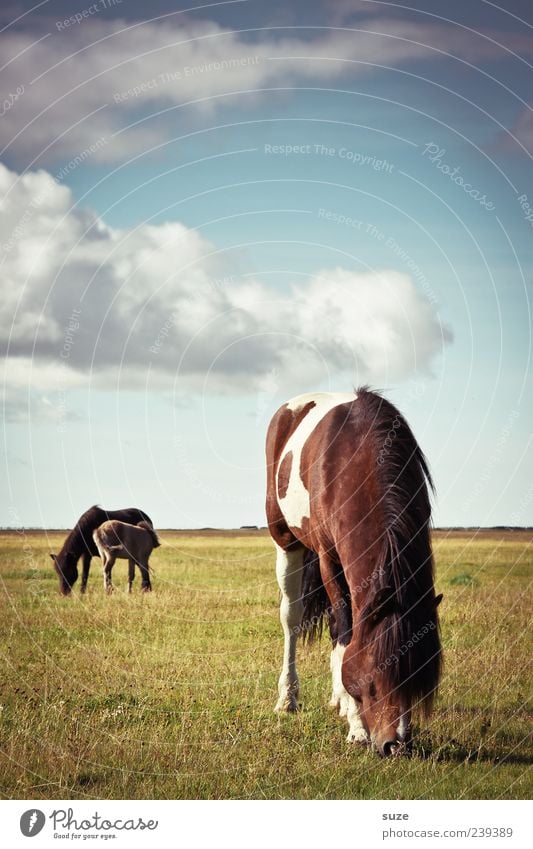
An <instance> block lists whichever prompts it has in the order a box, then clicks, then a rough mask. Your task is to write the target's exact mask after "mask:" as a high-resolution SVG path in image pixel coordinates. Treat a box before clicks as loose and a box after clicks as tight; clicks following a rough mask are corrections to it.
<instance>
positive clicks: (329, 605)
mask: <svg viewBox="0 0 533 849" xmlns="http://www.w3.org/2000/svg"><path fill="white" fill-rule="evenodd" d="M266 453H267V498H266V512H267V519H268V527H269V530H270V534H271V536H272V539H273V541H274V544H275V546H276V550H277V557H276V574H277V579H278V583H279V587H280V589H281V607H280V619H281V624H282V628H283V632H284V638H285V647H284V656H283V668H282V671H281V675H280V678H279V684H278V691H279V699H278V702H277V705H276V710H278V711H294V710H297V708H298V694H299V682H298V675H297V671H296V642H297V638H298V635H299V634H302V635H303V637H304V638H305V637H307V638H313V636H315V635H317V634H318V633H320V632H321V630H322V624H323V622H324V621H327V623H328V624H329V629H330V634H331V639H332V652H331V673H332V683H333V693H332V698H331V702H330V704H331V706H333V707H335V708H338V710H339V713H340V715H341V716H345V717H346V719H347V720H348V724H349V734H348V740H349V741H351V742H361V743H371V744H372V745H373V747H374V748H375V749H376V750H377V751H378V752H379V754H381V755H383V756H387V755H392V754H400V753H403V752H408V751H409V749H410V742H411V719H412V714H413V711H415V710H416V709H419V710H421V711H422V712H423V713H426V714H428V713H429V711H430V709H431V706H432V701H433V698H434V696H435V693H436V690H437V686H438V683H439V679H440V674H441V643H440V636H439V622H438V615H437V606H438V604H439V602H440V600H441V598H442V596H436V595H435V590H434V585H433V557H432V551H431V541H430V517H431V506H430V499H429V492H428V488H429V487H430V488H433V484H432V482H431V477H430V474H429V471H428V466H427V462H426V459H425V457H424V455H423V453H422V451H421V450H420V448H419V446H418V444H417V442H416V440H415V438H414V436H413V434H412V432H411V429H410V428H409V426H408V424H407V422H406V421H405V419H404V418H403V416H402V415H401V414H400V413H399V412H398V410H396V408H395V407H394V406H393V405H392V404H390V403H389V402H388V401H386V400H385V399H384V398H382V397H381V396H380V395H378V394H376V393H375V392H371V391H370V390H369V389H368V388H366V387H363V388H361V389H359V390H358V391H357V392H356V393H329V392H319V393H316V394H308V395H300V396H298V397H297V398H294V399H292V400H291V401H288V402H287V403H286V404H284V405H283V406H282V407H281V408H280V409H279V410H278V411H277V413H276V414H275V415H274V417H273V419H272V421H271V423H270V425H269V429H268V435H267V445H266Z"/></svg>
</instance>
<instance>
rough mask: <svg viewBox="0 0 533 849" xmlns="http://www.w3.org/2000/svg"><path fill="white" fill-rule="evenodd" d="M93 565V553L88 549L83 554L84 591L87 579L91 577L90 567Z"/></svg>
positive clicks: (82, 576) (82, 585) (81, 588)
mask: <svg viewBox="0 0 533 849" xmlns="http://www.w3.org/2000/svg"><path fill="white" fill-rule="evenodd" d="M90 565H91V555H90V554H89V552H88V551H86V552H85V553H84V555H83V566H82V572H81V587H80V590H81V592H82V593H84V592H85V590H86V589H87V579H88V577H89V567H90Z"/></svg>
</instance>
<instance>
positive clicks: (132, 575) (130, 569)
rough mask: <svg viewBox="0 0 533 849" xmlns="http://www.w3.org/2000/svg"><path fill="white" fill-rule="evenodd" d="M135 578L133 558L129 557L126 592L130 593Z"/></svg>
mask: <svg viewBox="0 0 533 849" xmlns="http://www.w3.org/2000/svg"><path fill="white" fill-rule="evenodd" d="M134 580H135V560H133V559H132V558H131V557H130V558H129V559H128V592H129V593H131V590H132V587H133V582H134Z"/></svg>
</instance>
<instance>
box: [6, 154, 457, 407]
mask: <svg viewBox="0 0 533 849" xmlns="http://www.w3.org/2000/svg"><path fill="white" fill-rule="evenodd" d="M8 190H9V193H8ZM0 194H1V195H2V196H3V197H4V198H6V197H7V200H5V199H4V201H2V203H1V204H0V249H1V251H2V297H3V304H4V309H3V310H2V319H1V323H0V336H1V342H2V347H3V348H4V350H6V348H7V346H9V361H8V363H7V368H6V378H5V380H4V383H5V385H6V387H7V389H8V391H11V393H15V394H16V398H15V401H16V402H17V403H16V405H15V406H16V409H17V410H19V409H20V403H19V402H20V395H19V394H17V393H20V390H21V389H26V390H27V389H31V390H33V391H36V392H38V393H41V395H39V397H40V398H41V401H42V404H41V408H42V409H44V407H43V406H42V405H43V404H44V405H46V403H47V399H49V397H50V392H51V391H53V390H55V391H56V392H63V393H64V392H66V391H67V390H68V389H71V388H74V387H77V386H87V385H89V383H90V384H91V385H93V386H98V387H105V388H112V387H115V388H116V387H119V386H120V387H134V388H140V387H144V386H146V383H147V380H148V379H149V386H150V387H151V388H168V387H172V386H173V383H174V380H175V379H177V381H178V383H177V385H178V387H181V388H186V389H191V388H193V389H195V390H197V391H203V390H205V391H208V392H211V391H215V392H216V391H228V390H230V391H232V392H239V391H242V392H251V391H259V392H261V391H263V390H264V388H265V376H268V375H274V374H275V375H276V383H277V385H279V386H280V389H281V390H286V391H287V392H288V391H292V389H296V388H306V387H308V386H313V385H315V386H316V385H317V384H319V383H320V382H322V381H323V380H325V379H327V377H328V376H332V375H335V376H338V375H339V373H341V374H342V375H344V376H345V378H346V380H348V381H350V380H351V381H352V382H360V381H362V380H370V381H377V382H380V383H382V382H383V381H385V382H390V381H392V380H398V379H401V378H403V377H406V376H407V375H409V374H412V373H413V372H415V371H416V370H420V369H422V370H424V369H428V368H429V367H430V364H431V362H432V360H433V358H434V357H435V356H436V355H437V354H438V353H439V352H440V351H441V350H442V348H443V344H444V343H445V342H446V341H447V340H448V339H449V338H450V337H449V333H448V331H446V330H445V329H443V328H442V327H441V324H440V322H439V319H438V316H437V315H436V313H435V311H434V308H433V307H432V306H431V305H430V304H429V302H428V301H427V300H426V299H425V298H424V297H423V296H422V294H421V293H420V292H419V291H418V290H417V289H416V287H415V285H414V283H413V281H412V280H411V278H410V277H409V276H407V275H405V274H402V273H399V272H397V271H392V270H387V269H383V270H379V271H376V272H374V273H365V274H360V273H354V272H352V271H348V270H346V269H343V268H335V269H324V270H322V271H320V272H318V273H317V274H315V275H314V276H313V277H311V278H310V279H309V280H307V281H306V282H305V283H297V284H295V285H294V286H293V287H292V288H291V289H290V290H288V291H287V290H284V291H280V290H279V289H275V288H271V287H270V286H268V285H265V284H264V283H263V282H261V281H259V280H253V279H252V280H250V279H248V278H246V280H245V281H242V280H241V279H240V278H239V277H238V276H237V275H235V274H234V275H230V276H229V277H228V276H227V271H228V268H227V264H226V261H225V259H224V257H223V256H221V254H220V252H218V251H216V249H215V246H214V245H212V244H211V243H210V242H208V241H207V240H206V239H205V238H203V237H202V236H201V235H200V234H199V233H197V232H196V231H194V230H190V229H188V228H187V227H185V226H184V225H182V224H180V223H178V222H169V223H165V224H160V225H158V226H149V225H140V226H138V227H136V228H134V229H131V230H119V229H115V228H111V227H107V226H106V225H104V224H103V222H102V221H101V220H100V219H99V218H98V217H97V216H96V215H95V214H94V213H93V212H91V211H90V210H87V209H79V208H76V207H75V206H73V197H72V195H71V192H70V190H69V189H67V188H65V187H64V186H60V185H58V184H57V183H56V182H55V181H54V180H53V178H52V177H51V176H50V175H49V174H47V173H46V172H44V171H41V172H38V173H28V174H26V175H24V176H22V177H19V176H17V175H16V174H14V173H13V172H10V171H8V170H7V169H6V168H5V167H3V166H0ZM36 199H37V201H38V202H37V201H36ZM30 212H31V214H30ZM21 221H23V222H24V223H23V225H22V228H23V232H22V233H19V236H18V237H16V236H14V235H13V233H14V232H17V228H20V227H21V224H20V222H21ZM225 277H226V279H227V280H228V281H229V282H228V283H227V285H220V283H219V281H220V280H221V279H224V278H225ZM4 364H6V363H4ZM10 397H14V396H13V395H11V396H10Z"/></svg>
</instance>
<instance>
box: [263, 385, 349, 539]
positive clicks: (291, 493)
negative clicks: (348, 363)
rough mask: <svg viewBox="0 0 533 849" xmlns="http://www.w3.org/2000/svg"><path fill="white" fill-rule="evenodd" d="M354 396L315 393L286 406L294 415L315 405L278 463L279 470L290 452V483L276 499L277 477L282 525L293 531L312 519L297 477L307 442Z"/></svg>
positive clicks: (291, 438) (299, 426) (305, 491)
mask: <svg viewBox="0 0 533 849" xmlns="http://www.w3.org/2000/svg"><path fill="white" fill-rule="evenodd" d="M356 398H357V395H356V394H355V392H316V393H315V394H311V393H309V394H306V395H298V396H297V397H296V398H292V399H291V400H290V401H288V402H287V408H288V409H289V410H292V411H293V412H294V411H296V410H300V409H301V408H302V407H305V405H306V404H309V402H310V401H314V402H315V406H314V407H311V409H310V410H309V412H308V413H307V415H306V416H305V417H304V418H303V419H302V421H301V422H300V424H299V425H298V427H297V428H296V430H295V431H294V433H292V434H291V436H290V437H289V439H288V440H287V443H286V444H285V448H284V449H283V454H282V455H281V457H280V459H279V464H278V470H279V468H280V466H281V464H282V462H283V460H284V458H285V456H286V455H287V454H288V453H289V451H292V464H291V471H290V475H289V483H288V486H287V492H286V494H285V496H284V497H283V498H279V490H278V480H277V473H276V493H277V494H278V503H279V506H280V510H281V512H282V513H283V516H284V518H285V521H286V522H287V524H288V525H289V527H292V528H301V526H302V519H304V518H307V519H309V518H310V516H311V502H310V498H309V493H308V491H307V489H306V488H305V485H304V482H303V481H302V478H301V476H300V463H301V459H302V451H303V447H304V445H305V443H306V442H307V439H308V438H309V437H310V436H311V434H312V433H313V431H314V429H315V428H316V426H317V425H318V423H319V422H320V421H321V420H322V419H323V418H324V416H325V415H327V413H329V412H330V410H333V408H334V407H338V406H339V404H349V403H351V402H352V401H355V399H356Z"/></svg>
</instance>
